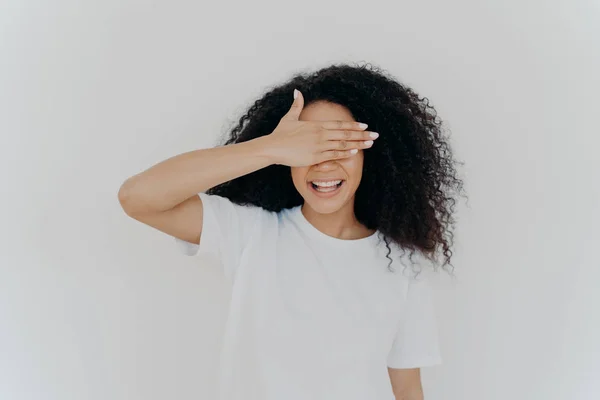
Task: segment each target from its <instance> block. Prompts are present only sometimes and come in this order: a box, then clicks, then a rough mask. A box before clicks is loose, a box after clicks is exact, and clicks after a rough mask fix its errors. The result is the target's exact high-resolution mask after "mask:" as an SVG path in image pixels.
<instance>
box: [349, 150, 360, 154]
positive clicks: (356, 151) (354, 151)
mask: <svg viewBox="0 0 600 400" xmlns="http://www.w3.org/2000/svg"><path fill="white" fill-rule="evenodd" d="M356 153H358V149H352V150H350V154H356Z"/></svg>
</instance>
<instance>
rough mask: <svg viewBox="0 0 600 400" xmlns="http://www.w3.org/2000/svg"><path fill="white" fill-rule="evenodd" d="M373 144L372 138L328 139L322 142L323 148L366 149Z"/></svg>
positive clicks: (325, 149)
mask: <svg viewBox="0 0 600 400" xmlns="http://www.w3.org/2000/svg"><path fill="white" fill-rule="evenodd" d="M372 146H373V140H360V141H358V140H354V141H348V140H330V141H328V142H326V143H324V144H323V147H322V148H323V150H324V151H327V150H352V149H358V150H362V149H368V148H370V147H372Z"/></svg>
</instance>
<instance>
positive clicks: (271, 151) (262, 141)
mask: <svg viewBox="0 0 600 400" xmlns="http://www.w3.org/2000/svg"><path fill="white" fill-rule="evenodd" d="M249 143H251V144H252V145H253V148H254V152H255V154H256V155H257V156H258V157H260V158H261V159H263V160H264V161H265V163H267V165H273V164H280V161H279V159H278V157H277V151H276V149H275V146H274V141H273V138H272V137H271V136H270V135H265V136H260V137H258V138H256V139H252V140H250V141H249Z"/></svg>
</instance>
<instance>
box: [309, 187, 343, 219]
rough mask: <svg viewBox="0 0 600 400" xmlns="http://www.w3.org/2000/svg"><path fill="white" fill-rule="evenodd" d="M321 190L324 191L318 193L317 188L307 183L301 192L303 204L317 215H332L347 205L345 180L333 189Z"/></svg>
mask: <svg viewBox="0 0 600 400" xmlns="http://www.w3.org/2000/svg"><path fill="white" fill-rule="evenodd" d="M321 190H324V191H320V189H319V188H317V187H315V186H314V185H313V184H312V183H310V182H309V183H307V185H306V188H304V190H302V192H301V194H302V197H303V198H304V201H305V203H307V205H308V206H310V208H312V209H313V210H314V211H315V212H317V213H319V214H331V213H334V212H336V211H339V210H340V209H342V208H343V207H344V206H345V205H346V204H347V203H348V200H349V196H348V192H349V188H348V187H347V185H346V181H345V180H344V181H342V183H341V184H340V185H339V186H338V187H336V188H335V189H333V188H331V189H329V188H327V189H321Z"/></svg>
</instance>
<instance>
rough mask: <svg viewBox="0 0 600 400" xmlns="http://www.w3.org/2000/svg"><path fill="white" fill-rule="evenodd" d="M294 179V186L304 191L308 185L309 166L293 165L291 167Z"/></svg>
mask: <svg viewBox="0 0 600 400" xmlns="http://www.w3.org/2000/svg"><path fill="white" fill-rule="evenodd" d="M291 174H292V181H293V182H294V186H295V187H296V190H298V191H302V190H304V186H305V185H306V175H307V174H308V168H307V167H292V168H291Z"/></svg>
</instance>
